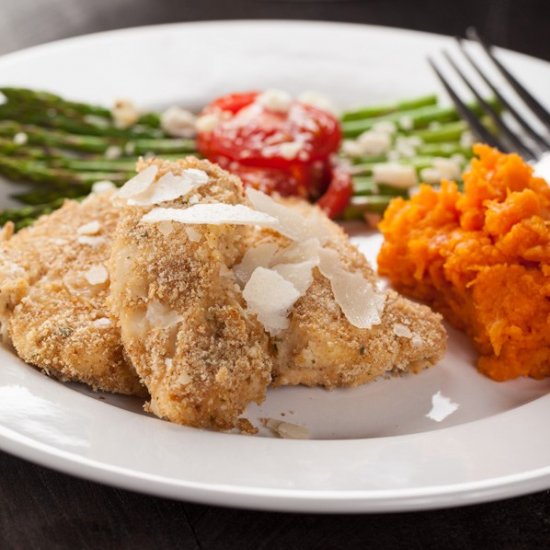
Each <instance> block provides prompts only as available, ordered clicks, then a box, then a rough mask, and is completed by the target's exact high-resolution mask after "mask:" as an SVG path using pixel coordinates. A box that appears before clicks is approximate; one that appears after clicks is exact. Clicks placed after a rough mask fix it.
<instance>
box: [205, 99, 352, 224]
mask: <svg viewBox="0 0 550 550" xmlns="http://www.w3.org/2000/svg"><path fill="white" fill-rule="evenodd" d="M258 95H259V92H257V91H251V92H242V93H234V94H228V95H226V96H223V97H220V98H218V99H216V100H215V101H213V102H212V103H210V104H209V105H208V106H207V107H206V108H205V109H204V110H203V114H215V115H218V117H219V118H218V120H217V123H216V124H215V125H214V127H213V128H212V129H211V130H208V131H201V132H199V133H198V135H197V148H198V150H199V152H200V153H201V154H202V155H203V156H204V157H206V158H207V159H208V160H210V161H212V162H215V163H217V164H219V165H220V166H221V167H222V168H225V169H226V170H228V171H229V172H232V173H234V174H236V175H238V176H240V177H241V179H242V180H243V182H244V184H245V185H251V186H253V187H255V188H258V189H261V190H262V191H264V192H266V193H275V192H276V193H279V194H281V195H283V196H289V195H296V196H299V197H303V198H306V199H310V200H312V199H316V198H317V197H318V196H319V195H320V194H321V193H322V192H323V190H325V189H327V188H328V189H327V192H326V194H325V195H323V197H322V198H321V205H322V206H323V208H325V210H327V212H329V213H333V214H332V215H335V214H334V213H339V212H340V211H341V210H343V208H344V207H345V205H344V206H342V204H343V203H344V202H345V204H347V202H348V200H349V197H347V194H346V193H347V191H346V187H345V185H343V184H342V182H343V181H344V177H343V176H342V175H340V174H336V173H334V174H333V171H332V164H331V161H330V157H331V156H332V155H333V154H334V153H335V152H336V151H338V149H339V147H340V142H341V140H342V132H341V127H340V123H339V121H338V119H337V118H336V117H334V116H333V115H332V114H331V113H329V112H327V111H323V110H321V109H317V108H316V107H313V106H311V105H306V104H304V103H301V102H299V101H293V102H292V103H291V104H290V107H289V109H288V110H287V111H282V112H281V111H277V110H273V109H270V108H269V107H267V106H266V105H264V104H263V103H261V102H259V101H256V100H257V98H258ZM296 144H299V146H296ZM350 186H351V182H350ZM346 197H347V198H346Z"/></svg>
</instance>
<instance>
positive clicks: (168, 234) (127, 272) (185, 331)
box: [109, 158, 272, 429]
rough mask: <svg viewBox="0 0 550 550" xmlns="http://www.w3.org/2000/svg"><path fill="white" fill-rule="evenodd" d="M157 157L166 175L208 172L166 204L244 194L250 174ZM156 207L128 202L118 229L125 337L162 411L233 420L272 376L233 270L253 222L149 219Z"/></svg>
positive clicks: (118, 310) (234, 199) (264, 342)
mask: <svg viewBox="0 0 550 550" xmlns="http://www.w3.org/2000/svg"><path fill="white" fill-rule="evenodd" d="M153 164H154V165H156V166H157V167H158V169H159V170H158V173H157V175H156V179H157V181H158V179H159V178H160V177H161V176H163V175H165V174H167V173H168V172H172V173H173V174H175V175H180V174H182V172H183V170H185V169H188V168H194V169H198V170H203V171H204V172H206V173H207V174H208V177H209V182H208V183H207V184H205V185H203V186H202V187H199V188H198V189H197V190H196V191H195V192H194V193H191V195H190V196H183V197H181V198H179V199H175V200H173V201H170V202H165V203H163V204H162V206H163V207H171V208H182V209H183V208H186V207H188V206H189V204H196V203H212V202H223V203H226V204H240V203H243V202H245V198H244V194H243V190H242V184H241V182H240V180H239V179H238V178H236V177H234V176H230V175H229V174H228V173H227V172H225V171H223V170H221V169H219V168H218V167H216V166H215V165H213V164H211V163H209V162H207V161H199V160H197V159H193V158H187V159H185V160H182V161H179V162H177V163H176V162H174V163H169V162H166V161H159V160H156V161H149V162H148V163H143V164H142V165H141V166H140V167H139V168H141V169H144V168H146V167H147V166H151V165H153ZM149 210H151V207H143V206H131V205H128V206H126V207H125V208H124V209H123V211H122V214H121V218H120V222H119V224H118V227H117V230H116V237H115V241H114V245H113V250H112V256H111V260H110V262H109V268H110V273H111V280H112V284H111V305H112V311H113V313H114V314H115V316H116V317H117V318H118V319H119V324H120V329H121V334H122V341H123V343H124V347H125V349H126V352H127V354H128V356H129V357H130V359H131V361H132V364H133V365H134V366H135V368H136V370H137V372H138V373H139V375H140V376H141V378H142V379H143V381H144V382H145V385H146V386H147V388H148V390H149V392H150V394H151V401H150V403H149V405H148V410H150V411H151V412H152V413H154V414H155V415H157V416H159V417H161V418H166V419H168V420H171V421H173V422H177V423H180V424H186V425H191V426H197V427H208V428H215V429H230V428H233V427H234V426H235V425H237V424H238V423H239V419H238V417H239V415H240V414H241V413H242V412H243V410H244V409H245V408H246V406H247V405H248V404H249V403H250V402H252V401H254V402H257V403H260V402H261V401H262V400H263V399H264V397H265V392H266V388H267V386H268V384H269V382H270V380H271V368H272V358H271V356H270V354H269V351H268V338H267V335H266V334H265V332H264V330H263V327H262V326H261V325H260V324H259V323H258V321H257V320H256V319H255V318H254V317H253V316H249V315H248V314H247V312H246V304H245V303H244V300H243V298H242V294H241V291H240V289H239V287H238V286H237V284H236V281H235V277H234V275H233V272H232V271H231V269H230V268H231V267H232V265H233V264H234V263H235V262H236V261H237V259H238V258H240V256H242V254H243V247H244V243H245V241H246V238H247V235H248V234H249V233H250V232H252V231H253V229H252V228H250V227H236V226H231V225H184V224H180V223H174V222H161V223H156V224H148V223H144V222H142V221H141V220H142V217H143V215H144V214H145V213H147V212H148V211H149Z"/></svg>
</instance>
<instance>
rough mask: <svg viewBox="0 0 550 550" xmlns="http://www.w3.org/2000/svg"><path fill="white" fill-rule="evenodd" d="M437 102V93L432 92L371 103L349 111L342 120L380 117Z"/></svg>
mask: <svg viewBox="0 0 550 550" xmlns="http://www.w3.org/2000/svg"><path fill="white" fill-rule="evenodd" d="M436 104H437V95H435V94H430V95H424V96H420V97H415V98H413V99H405V100H402V101H394V102H391V103H385V104H382V105H370V106H367V107H361V108H359V109H355V110H353V111H347V112H345V113H344V114H343V115H342V121H344V122H347V121H350V120H361V119H365V118H373V117H380V116H383V115H388V114H390V113H395V112H399V111H410V110H413V109H418V108H420V107H426V106H428V105H436Z"/></svg>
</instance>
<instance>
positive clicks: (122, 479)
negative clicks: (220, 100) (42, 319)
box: [0, 19, 550, 513]
mask: <svg viewBox="0 0 550 550" xmlns="http://www.w3.org/2000/svg"><path fill="white" fill-rule="evenodd" d="M258 24H263V25H271V24H274V25H277V26H287V25H291V26H295V27H298V26H310V27H320V26H322V27H332V28H336V27H339V28H346V27H347V28H349V27H354V28H356V29H362V30H363V31H364V30H367V29H370V30H376V31H383V32H388V33H397V34H408V35H413V36H424V37H432V38H433V37H438V38H450V37H448V36H446V35H442V34H437V33H431V32H424V31H415V30H410V29H401V28H398V27H386V26H379V25H365V24H360V23H344V22H329V21H307V20H284V19H246V20H239V19H237V20H213V21H192V22H180V23H177V22H176V23H168V24H158V25H144V26H138V27H129V28H124V29H115V30H109V31H102V32H97V33H91V34H86V35H81V36H75V37H69V38H64V39H61V40H55V41H51V42H47V43H45V44H40V45H36V46H32V47H30V48H26V49H23V50H19V51H15V52H10V53H8V54H5V55H3V56H1V57H0V63H1V64H3V63H4V62H10V63H17V62H18V61H19V60H20V59H22V58H24V57H27V56H33V55H35V54H36V53H37V52H44V51H45V52H48V51H54V50H55V49H57V48H61V49H64V48H66V47H71V44H74V43H78V42H83V41H86V40H90V39H91V40H93V39H98V38H99V39H101V38H102V37H109V36H114V35H121V34H133V33H137V34H139V33H140V32H143V31H145V32H153V31H155V30H159V29H164V28H166V27H183V28H185V27H190V26H193V27H195V28H196V27H199V26H204V27H212V26H224V27H231V26H234V25H246V26H250V27H253V26H255V25H258ZM499 49H500V50H502V51H506V52H507V53H508V54H510V53H511V54H513V55H516V56H520V57H524V58H526V59H530V60H536V61H538V62H541V63H543V64H545V65H547V66H550V62H549V61H547V60H544V59H541V58H537V57H533V56H530V55H527V54H524V53H521V52H516V51H513V50H507V49H502V48H499ZM64 389H65V390H68V388H64ZM546 397H548V396H545V397H542V398H539V399H537V400H535V401H534V402H532V403H528V404H526V405H523V406H522V407H520V408H523V407H529V406H531V405H533V404H534V403H536V402H538V401H540V400H543V399H546ZM549 402H550V400H549ZM501 414H505V413H501ZM453 429H455V427H451V428H444V429H442V430H438V432H437V433H440V432H444V431H446V430H453ZM392 437H408V436H392ZM342 441H343V440H340V443H342ZM353 441H361V440H353ZM0 443H1V444H0V448H2V450H5V451H6V452H9V453H11V454H14V455H15V456H19V457H21V458H24V459H27V460H31V461H32V462H35V463H38V464H41V465H42V466H46V467H49V468H52V469H54V470H57V471H61V472H64V473H68V474H70V475H74V476H77V477H81V478H84V479H91V480H94V481H97V482H101V483H107V484H108V485H112V486H117V487H123V488H125V489H129V490H139V491H141V492H145V493H148V494H154V495H157V496H164V497H168V498H174V499H186V500H193V501H195V502H202V503H206V504H214V505H221V506H238V507H243V508H253V509H263V510H278V511H296V512H306V511H312V512H323V513H335V512H336V513H344V512H358V513H359V512H387V511H404V510H418V509H422V510H428V509H434V508H444V507H451V506H457V505H466V504H472V503H479V502H486V501H489V500H495V499H497V498H505V497H511V496H517V495H520V494H525V493H527V492H531V491H533V490H538V489H544V488H547V487H550V465H549V466H546V467H541V468H538V469H535V470H530V471H527V472H521V473H516V474H510V475H506V476H502V477H496V478H490V479H487V480H483V481H472V482H469V483H459V484H449V485H440V486H437V487H426V488H425V489H424V491H422V490H419V489H418V488H412V489H388V490H385V491H379V490H376V491H371V490H363V491H346V490H344V491H342V490H338V491H336V490H330V491H327V490H324V491H313V490H311V491H306V490H300V491H294V490H290V491H289V490H285V489H280V490H274V489H269V490H267V491H266V490H264V489H255V488H243V487H238V486H237V487H234V486H228V487H224V486H222V487H220V488H217V489H212V488H209V487H207V486H200V484H199V485H198V486H193V485H194V484H193V483H189V482H188V481H181V480H173V479H171V478H163V477H162V476H154V475H151V474H147V473H145V472H136V470H129V469H126V468H121V467H119V466H114V465H108V464H105V463H101V462H99V461H97V460H91V459H88V458H85V457H83V456H81V455H78V454H75V453H70V452H68V451H64V450H62V449H56V448H55V447H53V446H51V445H48V444H46V443H42V442H39V441H36V440H33V439H32V438H30V437H28V436H26V435H22V434H20V433H17V432H16V431H14V430H10V429H8V428H5V427H3V426H0ZM318 443H319V442H318ZM327 443H332V444H333V443H334V442H331V441H324V442H322V443H321V444H327ZM37 452H38V453H39V454H36V453H37ZM180 490H181V491H183V494H182V492H179V491H180ZM334 505H336V506H334Z"/></svg>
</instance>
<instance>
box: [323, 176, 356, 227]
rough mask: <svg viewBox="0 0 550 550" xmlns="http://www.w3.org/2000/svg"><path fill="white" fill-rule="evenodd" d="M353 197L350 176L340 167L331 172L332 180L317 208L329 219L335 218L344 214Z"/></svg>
mask: <svg viewBox="0 0 550 550" xmlns="http://www.w3.org/2000/svg"><path fill="white" fill-rule="evenodd" d="M352 195H353V182H352V179H351V174H350V173H349V172H348V171H347V170H345V169H344V168H342V167H336V168H334V169H333V171H332V179H331V181H330V183H329V186H328V188H327V190H326V191H325V193H324V194H323V195H322V196H321V198H320V199H319V200H318V201H317V206H319V208H321V209H322V210H324V212H325V214H326V215H327V216H328V217H329V218H336V217H338V216H339V215H340V214H342V213H343V212H344V210H345V209H346V206H347V205H348V204H349V201H350V199H351V197H352Z"/></svg>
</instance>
